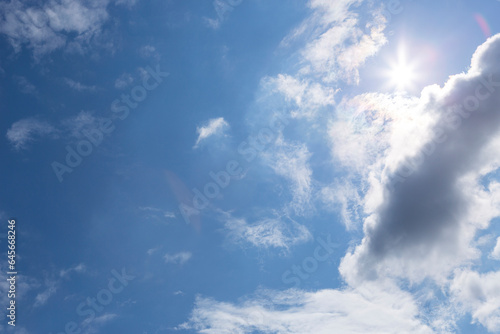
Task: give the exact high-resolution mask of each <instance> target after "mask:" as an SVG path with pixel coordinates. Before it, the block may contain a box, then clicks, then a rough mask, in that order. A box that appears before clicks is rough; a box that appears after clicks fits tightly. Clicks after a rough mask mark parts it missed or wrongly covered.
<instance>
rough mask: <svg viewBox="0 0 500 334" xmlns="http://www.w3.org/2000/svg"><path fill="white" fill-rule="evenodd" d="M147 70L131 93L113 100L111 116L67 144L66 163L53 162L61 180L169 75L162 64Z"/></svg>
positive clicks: (53, 168)
mask: <svg viewBox="0 0 500 334" xmlns="http://www.w3.org/2000/svg"><path fill="white" fill-rule="evenodd" d="M146 71H147V72H148V76H145V77H144V78H143V80H142V84H140V85H136V86H134V87H133V88H132V89H131V90H130V92H129V94H121V96H120V98H119V99H115V100H113V102H112V103H111V106H110V109H111V112H112V113H113V116H112V117H111V118H102V119H99V126H98V127H95V128H92V129H83V130H81V135H82V136H83V137H85V138H86V139H81V140H80V141H78V142H77V143H76V145H73V146H72V145H67V146H66V152H67V153H66V159H65V160H64V162H65V163H61V162H59V161H53V162H52V164H51V166H52V170H53V171H54V174H55V175H56V177H57V179H58V180H59V182H63V181H64V178H63V176H64V174H66V173H72V172H73V170H74V169H75V168H76V167H78V166H80V165H81V163H82V162H83V158H85V157H88V156H89V155H90V154H92V152H93V150H94V148H97V147H99V145H101V143H102V142H103V140H104V137H105V136H106V135H110V134H111V133H113V131H114V130H115V128H116V126H115V123H114V120H115V119H117V118H118V119H120V120H121V121H123V120H125V119H126V118H127V117H128V116H129V115H130V110H131V109H136V108H137V107H138V106H139V104H140V103H141V102H142V101H144V100H145V99H146V98H147V97H148V92H151V91H153V90H154V89H156V88H157V87H158V86H159V85H160V84H161V83H162V82H163V78H166V77H168V76H169V73H168V72H162V71H161V70H160V65H156V68H155V69H153V68H151V67H150V66H148V67H146Z"/></svg>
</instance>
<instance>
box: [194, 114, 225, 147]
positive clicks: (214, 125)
mask: <svg viewBox="0 0 500 334" xmlns="http://www.w3.org/2000/svg"><path fill="white" fill-rule="evenodd" d="M228 127H229V124H228V123H227V122H226V121H225V120H224V118H222V117H219V118H212V119H210V120H208V122H207V124H206V125H205V126H201V127H198V128H196V132H197V133H198V139H197V140H196V144H195V145H194V147H193V148H197V147H198V145H199V144H200V143H201V142H202V141H205V140H206V139H207V138H209V137H212V136H220V135H222V134H223V133H224V131H225V130H226V129H227V128H228Z"/></svg>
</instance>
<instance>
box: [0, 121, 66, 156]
mask: <svg viewBox="0 0 500 334" xmlns="http://www.w3.org/2000/svg"><path fill="white" fill-rule="evenodd" d="M56 133H57V130H56V129H55V128H54V127H53V126H52V125H50V124H49V123H47V122H44V121H40V120H37V119H36V118H26V119H22V120H20V121H17V122H15V123H14V124H12V126H11V127H10V128H9V130H7V135H6V136H7V139H8V140H9V142H10V143H11V145H12V146H14V148H15V149H16V150H23V149H26V148H27V146H28V144H29V143H31V142H33V141H34V140H35V139H36V138H39V137H44V136H48V135H54V134H56Z"/></svg>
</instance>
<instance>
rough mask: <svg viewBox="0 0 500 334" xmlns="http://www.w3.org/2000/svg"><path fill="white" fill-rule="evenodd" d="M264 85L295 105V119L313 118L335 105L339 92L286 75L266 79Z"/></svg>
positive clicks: (293, 114)
mask: <svg viewBox="0 0 500 334" xmlns="http://www.w3.org/2000/svg"><path fill="white" fill-rule="evenodd" d="M263 85H264V86H266V89H268V90H271V91H273V90H274V91H277V92H279V93H281V94H283V95H284V96H285V98H286V100H287V101H293V102H294V103H295V105H296V106H297V109H296V110H294V111H292V112H291V116H292V117H294V118H302V117H306V118H312V117H314V116H316V114H317V112H318V110H319V109H320V108H322V107H326V106H333V105H335V100H334V97H335V94H336V93H337V92H338V89H333V88H331V87H326V86H323V85H321V84H319V83H317V82H316V83H315V82H312V81H311V80H308V79H299V78H295V77H293V76H290V75H284V74H279V75H278V76H277V77H275V78H265V79H264V81H263Z"/></svg>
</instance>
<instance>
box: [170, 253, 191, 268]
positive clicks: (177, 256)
mask: <svg viewBox="0 0 500 334" xmlns="http://www.w3.org/2000/svg"><path fill="white" fill-rule="evenodd" d="M192 256H193V254H192V253H191V252H179V253H174V254H169V253H167V254H165V256H164V257H163V258H164V259H165V263H172V264H178V265H182V264H184V263H186V262H187V261H189V259H191V257H192Z"/></svg>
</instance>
